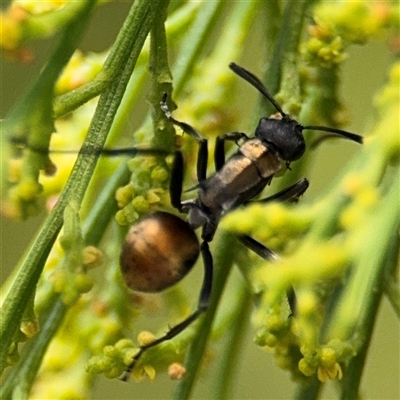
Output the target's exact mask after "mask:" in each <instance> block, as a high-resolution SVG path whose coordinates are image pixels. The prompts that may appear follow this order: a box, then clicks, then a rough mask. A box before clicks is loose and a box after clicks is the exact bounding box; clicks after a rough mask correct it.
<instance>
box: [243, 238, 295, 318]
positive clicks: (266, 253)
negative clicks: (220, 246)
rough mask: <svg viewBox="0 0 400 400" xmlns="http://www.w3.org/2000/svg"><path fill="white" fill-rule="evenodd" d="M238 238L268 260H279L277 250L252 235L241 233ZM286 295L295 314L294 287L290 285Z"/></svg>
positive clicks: (292, 313)
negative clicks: (274, 250)
mask: <svg viewBox="0 0 400 400" xmlns="http://www.w3.org/2000/svg"><path fill="white" fill-rule="evenodd" d="M237 238H238V240H239V242H241V243H243V244H244V245H245V246H246V247H247V248H248V249H250V250H251V251H253V252H254V253H256V254H257V255H259V256H260V257H261V258H263V259H264V260H267V261H272V260H275V261H276V260H279V256H278V255H277V254H276V253H275V252H273V251H272V250H271V249H269V248H268V247H267V246H264V245H263V244H261V243H260V242H257V240H255V239H253V238H252V237H250V236H247V235H240V236H237ZM286 297H287V299H288V303H289V307H290V312H291V315H295V313H296V294H295V292H294V290H293V287H290V288H289V289H288V290H287V291H286Z"/></svg>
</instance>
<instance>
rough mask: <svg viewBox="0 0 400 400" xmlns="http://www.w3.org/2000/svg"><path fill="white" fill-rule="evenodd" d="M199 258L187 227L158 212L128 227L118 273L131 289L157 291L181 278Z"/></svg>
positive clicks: (194, 237)
mask: <svg viewBox="0 0 400 400" xmlns="http://www.w3.org/2000/svg"><path fill="white" fill-rule="evenodd" d="M198 256H199V241H198V239H197V236H196V235H195V234H194V232H193V230H192V229H191V228H190V226H189V225H188V224H187V223H186V222H185V221H183V220H182V219H180V218H178V217H176V216H175V215H173V214H169V213H166V212H161V211H159V212H155V213H153V214H150V215H147V216H145V217H144V218H142V219H140V220H139V221H138V222H137V223H136V224H134V225H133V226H132V227H131V228H130V230H129V232H128V234H127V235H126V238H125V241H124V243H123V245H122V251H121V257H120V261H121V271H122V274H123V276H124V278H125V281H126V284H127V285H128V286H129V287H130V288H131V289H133V290H137V291H140V292H159V291H161V290H164V289H166V288H168V287H170V286H172V285H174V284H175V283H177V282H178V281H179V280H180V279H182V278H183V277H184V276H185V275H186V274H187V273H188V272H189V271H190V269H191V268H192V267H193V265H194V263H195V262H196V260H197V258H198Z"/></svg>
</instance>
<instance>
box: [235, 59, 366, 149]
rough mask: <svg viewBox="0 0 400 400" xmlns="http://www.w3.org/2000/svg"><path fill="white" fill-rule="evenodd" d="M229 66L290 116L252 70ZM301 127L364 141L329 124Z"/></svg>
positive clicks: (282, 113)
mask: <svg viewBox="0 0 400 400" xmlns="http://www.w3.org/2000/svg"><path fill="white" fill-rule="evenodd" d="M229 68H230V69H231V70H232V71H233V72H235V73H236V74H237V75H239V76H240V77H241V78H243V79H244V80H245V81H247V82H248V83H250V85H252V86H253V87H254V88H256V89H257V90H258V91H259V92H260V93H261V94H263V95H264V96H265V97H266V98H267V99H268V100H269V101H270V102H271V104H272V105H273V106H274V107H275V108H276V109H277V110H278V111H279V113H280V114H281V115H282V117H283V118H285V117H287V118H288V115H287V114H285V113H284V112H283V110H282V108H281V106H280V105H279V104H278V102H277V101H276V100H275V99H274V98H273V97H272V96H271V95H270V94H269V93H268V91H267V89H266V88H265V86H264V84H263V83H262V82H261V81H260V80H259V79H258V78H257V77H256V76H255V75H253V74H252V73H251V72H249V71H247V70H246V69H244V68H242V67H240V66H239V65H237V64H235V63H234V62H231V63H230V64H229ZM299 128H300V129H301V130H302V131H303V130H305V129H307V130H315V131H323V132H331V133H334V134H337V135H340V136H343V137H344V138H346V139H349V140H352V141H354V142H357V143H362V142H363V137H362V136H360V135H357V134H355V133H351V132H347V131H343V130H341V129H336V128H330V127H328V126H319V125H308V126H302V125H300V124H299Z"/></svg>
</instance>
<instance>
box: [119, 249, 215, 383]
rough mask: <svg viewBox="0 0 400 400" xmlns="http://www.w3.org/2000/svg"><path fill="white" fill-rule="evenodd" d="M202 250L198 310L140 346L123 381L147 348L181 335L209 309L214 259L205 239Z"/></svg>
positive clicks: (123, 375)
mask: <svg viewBox="0 0 400 400" xmlns="http://www.w3.org/2000/svg"><path fill="white" fill-rule="evenodd" d="M200 250H201V255H202V258H203V264H204V278H203V285H202V287H201V291H200V296H199V301H198V304H197V309H196V311H195V312H193V313H192V314H191V315H189V316H188V317H187V318H186V319H184V320H183V321H182V322H180V323H179V324H178V325H175V326H173V327H172V328H171V329H170V330H169V331H168V332H167V333H166V334H165V335H164V336H161V337H160V338H158V339H156V340H154V341H153V342H150V343H147V344H145V345H142V346H140V349H139V351H138V352H137V354H136V355H135V356H134V357H133V359H132V361H131V362H130V363H129V365H128V366H127V367H126V369H125V371H124V373H123V374H122V376H121V377H120V379H121V380H122V381H127V380H128V378H129V375H130V373H131V372H132V370H133V368H134V367H135V364H136V362H137V361H138V360H139V358H140V357H141V356H142V355H143V353H144V352H145V351H146V350H148V349H151V348H152V347H155V346H157V345H158V344H160V343H163V342H165V341H167V340H171V339H173V338H174V337H175V336H177V335H179V334H180V333H181V332H182V331H184V330H185V329H186V328H187V327H188V326H189V325H191V324H192V323H193V322H194V321H196V320H197V319H198V318H199V317H200V315H201V314H202V313H204V312H205V311H206V310H207V309H208V306H209V304H210V297H211V287H212V279H213V259H212V255H211V252H210V249H209V246H208V243H207V242H206V241H204V242H203V243H202V244H201V246H200Z"/></svg>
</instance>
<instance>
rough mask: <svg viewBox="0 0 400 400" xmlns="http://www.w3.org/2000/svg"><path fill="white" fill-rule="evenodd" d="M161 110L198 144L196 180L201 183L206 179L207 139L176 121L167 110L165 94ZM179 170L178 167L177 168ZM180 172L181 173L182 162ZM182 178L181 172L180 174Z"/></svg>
mask: <svg viewBox="0 0 400 400" xmlns="http://www.w3.org/2000/svg"><path fill="white" fill-rule="evenodd" d="M160 106H161V109H162V110H163V112H164V114H165V116H166V117H167V118H168V120H169V121H171V122H172V123H173V124H174V125H176V126H179V128H181V129H182V130H183V132H185V133H187V134H188V135H189V136H191V137H192V138H193V139H195V140H196V141H197V143H198V144H199V150H198V153H197V180H198V182H201V181H203V180H205V179H206V177H207V162H208V144H207V139H204V138H203V136H201V134H200V133H199V132H198V131H197V130H196V129H195V128H193V127H192V126H191V125H189V124H187V123H186V122H181V121H178V120H176V119H175V118H174V117H173V116H172V114H171V111H170V110H169V108H168V104H167V93H164V95H163V98H162V101H161V102H160ZM177 168H179V165H178V166H177ZM182 171H183V161H182ZM182 176H183V172H182Z"/></svg>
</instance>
